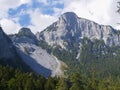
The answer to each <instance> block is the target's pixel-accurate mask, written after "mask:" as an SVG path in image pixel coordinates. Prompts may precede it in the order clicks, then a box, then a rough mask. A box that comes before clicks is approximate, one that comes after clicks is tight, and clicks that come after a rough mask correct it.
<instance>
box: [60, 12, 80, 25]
mask: <svg viewBox="0 0 120 90" xmlns="http://www.w3.org/2000/svg"><path fill="white" fill-rule="evenodd" d="M77 17H78V16H77V15H76V14H75V13H74V12H66V13H64V14H62V15H61V17H60V18H59V22H60V23H64V24H68V25H71V24H76V22H77Z"/></svg>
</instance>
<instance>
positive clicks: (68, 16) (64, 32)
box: [37, 12, 120, 49]
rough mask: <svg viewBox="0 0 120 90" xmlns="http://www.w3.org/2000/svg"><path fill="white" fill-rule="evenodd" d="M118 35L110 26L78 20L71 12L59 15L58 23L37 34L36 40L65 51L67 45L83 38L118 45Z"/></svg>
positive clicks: (119, 38) (119, 42) (119, 37)
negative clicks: (57, 46)
mask: <svg viewBox="0 0 120 90" xmlns="http://www.w3.org/2000/svg"><path fill="white" fill-rule="evenodd" d="M119 34H120V33H119V31H117V30H115V29H113V28H112V27H111V26H105V25H99V24H97V23H95V22H93V21H90V20H87V19H83V18H79V17H78V16H77V15H76V14H75V13H73V12H67V13H64V14H63V15H61V17H60V18H59V20H58V21H56V22H55V23H53V24H52V25H50V26H49V27H47V28H46V29H45V30H44V31H42V32H41V33H40V34H37V38H38V39H39V40H43V41H45V42H47V43H48V44H49V45H51V46H53V45H59V46H60V47H62V48H64V49H66V48H68V47H69V45H68V44H69V43H75V42H81V39H83V38H84V37H87V38H89V39H90V40H94V39H98V40H104V42H105V44H106V45H108V46H112V45H120V36H119Z"/></svg>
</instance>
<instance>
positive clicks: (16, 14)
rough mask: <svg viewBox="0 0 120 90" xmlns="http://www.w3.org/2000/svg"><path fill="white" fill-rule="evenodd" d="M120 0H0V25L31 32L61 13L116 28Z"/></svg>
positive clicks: (7, 31) (12, 29)
mask: <svg viewBox="0 0 120 90" xmlns="http://www.w3.org/2000/svg"><path fill="white" fill-rule="evenodd" d="M118 1H120V0H0V24H1V26H2V28H3V29H4V32H6V33H7V34H14V33H17V32H18V31H19V29H20V28H21V27H28V28H30V29H31V31H32V32H33V33H36V32H40V31H42V30H44V29H45V28H46V27H47V26H49V25H51V24H52V23H53V22H55V21H57V20H58V18H59V17H60V16H61V15H62V14H63V13H65V12H74V13H76V14H77V15H78V17H81V18H86V19H89V20H92V21H95V22H97V23H99V24H104V25H111V26H113V27H114V28H116V29H120V25H119V23H120V14H118V13H116V11H117V2H118Z"/></svg>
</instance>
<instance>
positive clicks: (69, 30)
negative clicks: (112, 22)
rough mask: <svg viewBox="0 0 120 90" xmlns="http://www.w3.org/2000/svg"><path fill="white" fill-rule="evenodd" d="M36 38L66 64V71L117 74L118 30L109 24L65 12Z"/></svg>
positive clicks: (119, 48) (119, 53)
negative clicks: (101, 23) (100, 23)
mask: <svg viewBox="0 0 120 90" xmlns="http://www.w3.org/2000/svg"><path fill="white" fill-rule="evenodd" d="M36 37H37V38H38V40H39V41H40V42H41V43H40V46H41V47H42V48H44V49H46V50H47V51H48V52H49V53H52V54H53V55H55V56H56V57H57V58H58V59H60V60H62V61H64V62H65V63H66V64H67V65H68V67H69V68H68V72H69V73H73V72H75V71H76V72H81V73H85V74H87V75H90V74H91V72H92V71H95V72H96V73H97V74H98V76H99V75H100V77H102V76H103V77H104V76H107V75H109V74H110V75H113V76H116V75H119V74H120V73H119V72H120V69H119V67H120V31H117V30H115V29H114V28H112V27H111V26H105V25H99V24H97V23H95V22H93V21H90V20H87V19H83V18H79V17H78V16H77V15H76V14H75V13H73V12H67V13H64V14H63V15H61V17H60V18H59V20H58V21H56V22H55V23H53V24H52V25H50V26H48V27H47V28H46V29H45V30H44V31H42V32H40V33H37V34H36Z"/></svg>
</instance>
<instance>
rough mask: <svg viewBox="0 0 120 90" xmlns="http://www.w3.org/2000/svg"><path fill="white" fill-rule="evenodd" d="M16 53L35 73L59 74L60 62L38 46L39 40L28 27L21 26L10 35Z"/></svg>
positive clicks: (44, 74)
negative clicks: (16, 50)
mask: <svg viewBox="0 0 120 90" xmlns="http://www.w3.org/2000/svg"><path fill="white" fill-rule="evenodd" d="M11 40H12V42H13V43H14V45H15V46H16V47H17V48H18V53H19V55H20V56H21V57H22V59H23V60H24V62H26V64H28V65H29V66H30V67H31V68H32V69H33V70H34V71H35V72H36V73H39V74H42V75H43V76H46V77H48V76H56V75H61V73H62V71H61V62H60V61H59V60H58V59H57V58H56V57H55V56H53V55H50V54H49V53H47V52H46V50H43V49H42V48H41V47H40V46H39V41H38V40H37V38H36V36H35V35H34V34H33V33H32V32H31V30H30V29H29V28H21V29H20V30H19V32H18V33H17V34H15V35H12V36H11Z"/></svg>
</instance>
